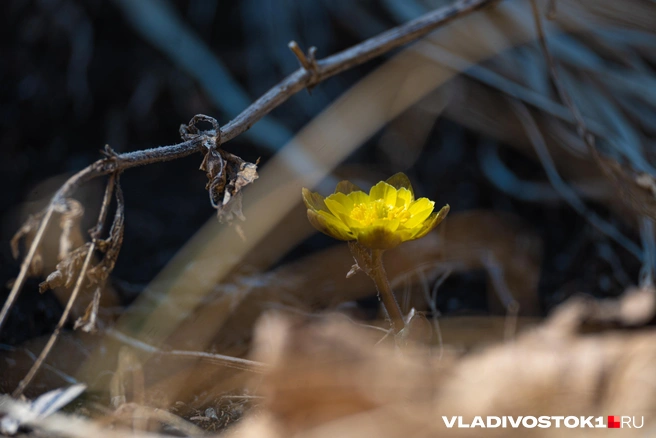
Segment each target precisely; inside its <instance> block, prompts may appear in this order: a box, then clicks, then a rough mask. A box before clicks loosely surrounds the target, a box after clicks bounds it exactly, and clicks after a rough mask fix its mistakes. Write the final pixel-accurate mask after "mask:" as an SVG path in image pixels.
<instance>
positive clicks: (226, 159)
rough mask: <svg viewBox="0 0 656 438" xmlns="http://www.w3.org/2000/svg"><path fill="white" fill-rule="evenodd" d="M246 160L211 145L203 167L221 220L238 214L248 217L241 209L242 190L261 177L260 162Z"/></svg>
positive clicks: (241, 216)
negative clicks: (259, 175) (259, 172)
mask: <svg viewBox="0 0 656 438" xmlns="http://www.w3.org/2000/svg"><path fill="white" fill-rule="evenodd" d="M258 163H259V160H258V162H256V163H255V164H253V163H249V162H246V161H244V160H242V159H241V158H240V157H238V156H236V155H233V154H231V153H229V152H226V151H224V150H223V149H218V148H215V147H211V148H208V150H207V152H206V153H205V158H204V159H203V162H202V163H201V166H200V170H203V171H205V172H206V174H207V179H208V182H207V185H206V186H205V189H206V190H207V191H208V192H209V195H210V202H211V203H212V207H214V208H215V209H216V210H217V216H218V218H219V221H221V222H228V223H229V222H232V221H233V220H234V218H235V217H237V218H239V219H241V220H245V219H246V218H245V217H244V215H243V213H242V211H241V208H242V207H241V190H242V188H244V187H245V186H247V185H248V184H250V183H252V182H253V181H255V180H256V179H257V178H258V175H257V164H258Z"/></svg>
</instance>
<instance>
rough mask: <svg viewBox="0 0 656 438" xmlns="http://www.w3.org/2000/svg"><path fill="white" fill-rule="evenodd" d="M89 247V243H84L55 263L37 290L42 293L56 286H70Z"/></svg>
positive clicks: (73, 282) (80, 267)
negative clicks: (52, 269)
mask: <svg viewBox="0 0 656 438" xmlns="http://www.w3.org/2000/svg"><path fill="white" fill-rule="evenodd" d="M90 247H91V243H85V244H84V245H82V246H80V247H79V248H76V249H75V250H73V251H72V252H71V253H69V254H68V255H67V256H66V258H65V259H64V260H62V261H61V262H59V263H57V267H56V268H55V271H54V272H52V273H51V274H50V275H48V277H47V278H46V279H45V281H43V282H42V283H41V284H39V292H41V293H43V292H45V291H47V290H50V289H54V288H56V287H65V288H70V287H72V286H73V285H74V284H75V280H76V279H77V275H78V273H79V272H80V269H82V264H83V263H84V259H85V258H86V256H87V253H88V252H89V248H90Z"/></svg>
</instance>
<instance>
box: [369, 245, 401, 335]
mask: <svg viewBox="0 0 656 438" xmlns="http://www.w3.org/2000/svg"><path fill="white" fill-rule="evenodd" d="M368 274H369V276H370V277H371V279H372V280H373V281H374V283H375V284H376V289H377V290H378V297H379V298H380V299H381V300H382V301H383V306H384V307H385V310H386V311H387V316H388V317H389V320H390V322H391V324H392V329H394V333H396V334H398V333H399V332H400V331H401V330H402V329H403V328H404V327H405V321H404V320H403V313H402V312H401V308H400V307H399V303H397V302H396V298H394V292H392V288H391V286H390V284H389V280H388V279H387V274H386V273H385V267H384V266H383V250H382V249H372V250H371V266H370V269H369V272H368Z"/></svg>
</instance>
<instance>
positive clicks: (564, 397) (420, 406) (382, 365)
mask: <svg viewBox="0 0 656 438" xmlns="http://www.w3.org/2000/svg"><path fill="white" fill-rule="evenodd" d="M314 321H315V322H309V323H308V322H301V323H299V322H298V321H294V320H288V319H281V318H280V317H271V316H267V317H264V318H262V320H261V321H260V322H259V324H258V326H257V329H256V333H255V341H254V353H255V356H256V357H257V358H258V359H260V360H263V361H266V362H267V363H269V364H270V365H271V368H270V371H269V372H268V373H267V374H265V375H264V376H263V377H258V379H257V381H256V382H254V384H255V385H257V388H258V392H259V394H261V395H263V396H264V400H263V402H262V404H261V409H258V411H257V413H256V414H255V415H253V414H250V415H247V417H246V418H245V419H244V420H242V422H241V423H240V424H239V425H237V427H236V428H235V429H234V430H233V431H231V433H230V434H229V435H228V436H231V437H232V436H234V437H237V436H239V437H251V436H252V437H255V436H258V437H260V436H266V437H283V436H295V437H299V438H302V437H308V438H309V437H332V436H339V437H354V438H355V437H360V436H377V437H386V438H393V437H405V436H425V437H429V436H440V437H451V438H457V437H463V438H464V437H467V438H472V437H478V436H482V434H481V431H480V430H476V429H464V428H460V429H459V428H455V427H453V428H448V427H446V425H445V423H444V421H443V420H442V416H447V418H450V417H451V416H462V417H463V421H464V422H466V423H471V421H472V419H473V418H474V416H481V417H483V418H485V417H486V416H503V415H512V416H520V415H521V416H536V417H537V416H539V415H575V416H581V415H582V416H603V415H607V413H608V412H611V411H626V412H631V413H632V414H630V415H637V416H640V415H644V423H645V424H644V428H643V429H626V430H624V432H623V433H624V434H623V435H622V436H625V435H626V436H631V437H633V436H636V437H637V436H647V435H649V436H651V435H650V434H649V433H647V435H645V432H646V431H650V430H654V426H655V423H654V416H653V413H654V412H656V396H655V394H654V392H653V391H652V390H651V388H652V387H653V385H654V384H656V374H654V372H653V371H654V365H653V364H654V360H656V347H655V344H654V340H655V335H656V334H655V333H654V331H653V330H645V331H617V330H615V331H610V332H604V333H598V334H587V335H579V334H577V333H572V334H571V335H569V336H562V332H561V331H560V328H559V327H556V326H553V325H552V324H545V325H543V326H542V327H541V328H540V329H539V330H531V331H529V332H527V333H525V334H523V335H521V336H520V337H519V338H518V339H517V340H516V341H514V342H512V343H502V344H498V345H494V346H490V347H488V348H485V349H483V350H479V351H477V352H475V353H472V354H467V355H464V356H462V357H456V356H453V355H450V354H448V352H447V354H445V355H444V356H443V357H442V358H441V359H438V357H437V356H436V355H435V354H433V353H431V351H430V350H429V349H428V348H417V347H416V346H415V347H414V348H413V347H412V346H411V347H406V348H403V350H402V354H400V353H399V351H398V348H397V347H395V346H394V345H393V343H391V342H390V343H388V344H386V345H384V344H379V345H376V343H375V341H374V340H372V337H371V336H369V335H370V333H369V334H368V333H367V332H365V331H364V329H361V328H357V327H355V326H353V325H348V324H345V323H344V321H343V320H341V319H334V320H329V319H324V320H322V321H320V322H316V321H317V320H314ZM633 413H635V414H633ZM637 421H638V423H640V417H638V420H637ZM553 424H554V423H553V422H552V425H553ZM263 426H266V427H263ZM484 432H485V434H484V435H485V436H488V435H489V436H490V437H499V438H500V437H525V436H529V435H530V436H540V437H554V438H555V437H562V436H583V435H581V432H585V430H582V429H575V430H571V431H568V430H567V429H564V428H562V427H561V428H556V427H553V426H552V427H551V428H549V429H541V430H539V431H538V430H537V429H535V430H527V429H525V428H522V427H520V428H517V429H514V428H498V429H493V428H490V429H487V430H484ZM534 432H535V433H534ZM569 432H572V433H574V435H572V434H570V433H569ZM596 433H598V431H597V432H596ZM585 436H588V435H585ZM589 436H593V434H590V435H589Z"/></svg>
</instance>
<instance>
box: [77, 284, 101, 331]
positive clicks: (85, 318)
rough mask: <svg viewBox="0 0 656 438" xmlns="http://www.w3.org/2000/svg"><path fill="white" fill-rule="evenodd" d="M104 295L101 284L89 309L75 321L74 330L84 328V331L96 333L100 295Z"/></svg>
mask: <svg viewBox="0 0 656 438" xmlns="http://www.w3.org/2000/svg"><path fill="white" fill-rule="evenodd" d="M101 296H102V291H101V289H100V286H98V287H97V288H96V290H95V291H94V293H93V300H91V302H90V303H89V305H88V306H87V309H86V310H85V312H84V315H82V316H81V317H80V318H78V319H77V320H76V321H75V326H74V327H73V329H74V330H77V329H78V328H80V327H81V328H82V331H83V332H86V333H94V332H95V331H96V323H97V321H98V309H99V307H100V297H101Z"/></svg>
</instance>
